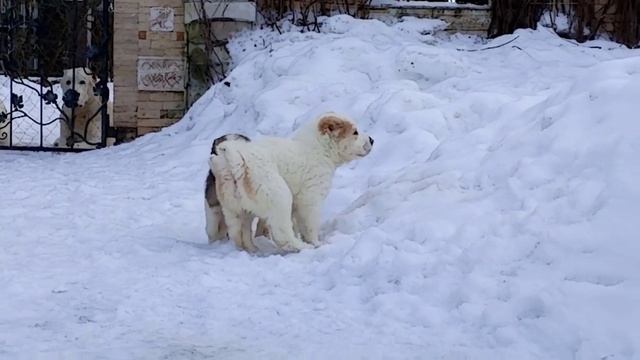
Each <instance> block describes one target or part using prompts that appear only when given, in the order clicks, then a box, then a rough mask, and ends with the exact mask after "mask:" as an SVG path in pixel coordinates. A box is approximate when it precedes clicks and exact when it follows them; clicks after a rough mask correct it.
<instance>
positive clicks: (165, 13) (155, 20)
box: [149, 7, 175, 32]
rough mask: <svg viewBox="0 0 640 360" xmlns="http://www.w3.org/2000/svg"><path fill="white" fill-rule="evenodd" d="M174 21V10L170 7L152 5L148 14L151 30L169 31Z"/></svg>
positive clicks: (171, 29)
mask: <svg viewBox="0 0 640 360" xmlns="http://www.w3.org/2000/svg"><path fill="white" fill-rule="evenodd" d="M174 21H175V11H174V9H173V8H170V7H152V8H151V13H150V14H149V26H150V28H151V31H159V32H171V31H173V23H174Z"/></svg>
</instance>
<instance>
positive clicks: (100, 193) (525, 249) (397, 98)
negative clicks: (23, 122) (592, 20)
mask: <svg viewBox="0 0 640 360" xmlns="http://www.w3.org/2000/svg"><path fill="white" fill-rule="evenodd" d="M411 21H413V22H414V23H413V25H410V26H408V25H407V23H402V22H400V23H398V24H394V25H385V24H383V23H381V22H378V21H357V20H354V19H351V18H348V17H344V16H338V17H332V18H330V19H328V20H327V22H326V24H325V26H324V27H323V29H324V31H323V33H321V34H315V33H297V32H291V33H285V34H283V35H277V34H274V33H271V32H268V31H264V30H263V31H255V32H251V33H246V34H243V35H242V36H240V37H238V38H237V39H236V40H235V41H234V42H233V43H232V52H233V56H234V59H235V61H236V63H237V65H236V68H235V70H234V71H233V72H232V73H231V74H230V76H229V77H228V79H227V80H228V82H229V85H228V86H226V85H223V84H219V85H218V86H216V87H214V88H213V89H211V90H210V91H209V92H208V93H207V94H206V95H205V96H204V97H203V98H202V99H201V100H200V101H199V102H198V103H197V104H196V105H195V106H194V107H193V108H192V109H191V111H190V112H189V113H188V114H187V116H185V118H184V119H183V120H182V121H181V122H180V123H178V124H176V125H175V126H173V127H171V128H169V129H166V130H165V131H163V132H161V133H159V134H153V135H149V136H145V137H144V138H142V139H139V140H138V141H135V142H133V143H131V144H126V145H123V146H119V147H116V148H112V149H106V150H101V151H95V152H91V153H83V154H77V155H49V154H10V153H0V162H1V167H2V171H1V172H0V183H1V184H3V185H2V186H3V190H4V196H3V203H2V206H1V207H0V231H1V232H0V238H1V245H2V247H3V252H0V266H1V268H0V269H2V271H1V272H0V286H2V288H3V289H4V290H3V291H4V293H3V296H2V297H1V298H0V308H1V309H3V310H4V311H3V312H2V313H1V315H0V357H10V358H17V357H20V356H21V355H25V354H26V355H25V357H26V358H29V357H32V356H29V355H32V354H33V353H34V352H36V351H37V352H42V353H44V354H48V355H51V356H52V355H55V356H62V357H69V356H70V355H78V354H81V355H84V357H90V358H96V357H100V356H104V357H106V358H118V357H120V358H122V357H129V358H131V357H144V358H211V357H215V358H225V359H227V358H237V359H249V358H283V357H287V358H305V359H307V358H308V359H324V358H330V357H333V358H339V359H354V358H367V359H369V358H374V359H376V358H381V359H382V358H384V359H390V358H393V359H412V358H416V359H417V358H421V359H422V358H446V359H451V358H455V359H458V358H459V359H463V358H473V359H503V358H504V359H513V358H517V359H539V358H554V359H564V358H577V359H601V358H615V359H634V358H638V356H639V352H640V348H639V346H640V340H638V339H640V328H639V327H638V326H637V324H638V322H639V321H640V318H639V317H638V315H637V311H634V310H635V307H637V304H638V303H640V276H639V275H638V261H637V257H638V255H637V254H639V253H640V242H638V241H637V234H638V230H640V229H639V226H638V222H637V219H636V218H637V216H638V213H639V211H640V206H639V205H638V204H639V203H640V191H638V189H637V187H636V186H635V185H636V184H635V183H636V182H637V180H638V179H640V162H638V161H637V158H638V155H639V154H640V136H638V135H640V123H639V122H638V121H637V115H635V111H634V110H635V109H634V108H633V107H634V106H635V105H636V103H637V96H638V94H640V57H639V56H638V55H640V53H639V52H638V51H637V50H635V51H632V50H626V49H623V48H620V47H618V46H617V45H616V44H613V43H608V42H599V45H600V46H602V47H603V48H604V49H603V50H599V49H591V48H586V47H582V46H575V45H573V44H570V43H568V42H566V41H564V40H562V39H559V38H557V37H556V36H554V35H552V34H551V33H550V32H549V31H548V30H540V31H530V30H522V31H519V32H518V33H517V35H519V38H518V39H517V40H516V41H515V42H513V43H511V44H509V45H507V46H504V47H499V48H497V49H494V50H488V51H475V52H468V51H460V50H459V49H478V48H480V47H482V45H479V44H477V43H476V42H477V41H476V40H475V39H470V38H467V37H463V36H453V37H452V38H450V39H445V38H442V37H440V36H438V35H433V34H429V33H427V32H425V31H422V30H420V29H421V28H422V27H421V26H416V24H418V23H420V21H418V20H415V19H413V20H411ZM436 25H437V24H434V23H432V22H425V23H424V28H423V30H424V29H426V28H430V27H431V28H433V26H436ZM412 29H413V30H412ZM512 38H513V36H506V37H504V38H499V39H496V40H494V41H492V42H491V43H489V44H487V46H491V45H498V44H502V43H505V42H506V41H508V40H510V39H512ZM512 45H514V46H517V48H516V47H512ZM328 110H333V111H338V112H342V113H345V114H348V115H349V116H351V117H352V118H354V119H356V120H357V121H358V123H359V125H360V128H361V130H362V131H365V132H367V133H369V134H370V135H371V136H372V137H374V138H375V140H376V143H375V145H374V149H373V151H372V153H371V154H370V155H369V156H368V157H366V158H364V159H362V160H360V161H357V162H354V163H352V164H350V165H348V166H346V167H344V168H342V169H340V170H339V171H338V172H337V174H336V178H335V181H334V185H333V188H332V192H331V194H330V196H329V198H328V199H327V202H326V206H325V209H324V210H325V211H324V214H323V215H324V218H323V222H324V226H323V232H322V234H321V239H322V240H323V241H324V242H325V245H323V246H322V247H320V248H318V249H315V250H310V251H303V252H302V253H300V254H292V255H287V256H268V257H252V256H249V255H247V254H246V253H242V252H238V251H236V250H235V249H234V248H233V246H232V245H230V244H228V243H227V244H217V245H214V246H208V245H206V235H205V233H204V219H203V213H202V186H203V184H202V181H203V180H204V175H205V172H206V157H207V154H208V150H209V147H210V143H211V141H212V139H213V138H214V137H216V136H218V135H221V134H223V133H227V132H243V133H245V134H247V135H249V136H259V135H260V134H270V135H271V134H275V135H287V134H289V133H291V131H293V130H294V129H295V128H296V127H297V126H299V124H300V123H302V122H304V121H306V120H308V119H310V118H312V117H314V116H317V115H318V114H320V113H322V112H324V111H328ZM134 154H135V156H132V155H134ZM27 179H29V181H26V180H27Z"/></svg>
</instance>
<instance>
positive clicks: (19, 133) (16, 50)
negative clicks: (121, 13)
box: [0, 0, 113, 151]
mask: <svg viewBox="0 0 640 360" xmlns="http://www.w3.org/2000/svg"><path fill="white" fill-rule="evenodd" d="M112 5H113V0H0V149H17V150H52V151H79V150H86V149H93V148H99V147H104V146H105V145H106V140H107V131H108V128H109V117H110V116H111V114H110V113H111V108H112V106H111V104H112V102H111V101H110V100H109V93H110V91H109V79H110V78H111V55H110V54H111V53H112V52H111V46H112V45H111V44H112V41H111V34H112V24H113V16H112V14H113V6H112Z"/></svg>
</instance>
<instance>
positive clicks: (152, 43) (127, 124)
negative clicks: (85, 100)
mask: <svg viewBox="0 0 640 360" xmlns="http://www.w3.org/2000/svg"><path fill="white" fill-rule="evenodd" d="M114 3H115V7H114V11H115V17H114V35H113V36H114V38H113V42H114V46H113V48H114V54H113V70H114V127H116V128H117V129H118V132H119V133H120V134H123V133H126V135H125V136H124V137H132V136H136V135H142V134H145V133H148V132H151V131H156V130H158V129H160V128H162V127H164V126H168V125H171V124H173V123H174V122H176V121H177V120H179V119H180V118H181V117H182V115H183V113H184V110H185V109H184V104H185V101H184V80H182V79H183V76H184V68H182V69H179V68H177V66H179V64H180V63H182V66H184V62H183V59H184V51H185V36H184V6H183V1H182V0H117V1H115V2H114ZM152 8H153V11H154V12H153V13H152ZM169 15H170V17H169ZM163 19H164V20H163ZM161 20H162V21H161ZM152 22H153V25H154V26H153V27H152ZM164 59H169V60H171V61H169V62H168V63H170V64H171V65H172V66H173V67H172V68H170V69H169V70H167V68H163V67H162V66H163V64H165V63H167V62H166V61H164V62H163V60H164ZM141 69H142V71H141ZM143 71H144V72H143ZM172 71H173V73H172ZM180 72H182V73H180ZM141 75H142V76H143V80H142V85H141V80H140V77H141ZM176 76H177V77H178V78H176ZM165 78H167V79H170V81H172V84H171V85H172V86H166V84H165V85H163V84H164V82H165V80H164V79H165ZM145 81H146V83H145ZM176 83H179V85H176ZM120 137H122V135H120Z"/></svg>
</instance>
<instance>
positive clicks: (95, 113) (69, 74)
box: [54, 68, 113, 148]
mask: <svg viewBox="0 0 640 360" xmlns="http://www.w3.org/2000/svg"><path fill="white" fill-rule="evenodd" d="M74 74H75V75H74ZM95 86H96V77H95V75H93V74H92V73H91V70H89V69H86V68H75V69H66V70H64V73H63V75H62V79H61V80H60V87H61V88H62V93H63V94H66V93H67V92H68V91H69V90H75V91H76V92H77V93H78V95H77V96H78V100H77V103H78V106H77V107H75V108H74V109H71V108H69V107H67V106H63V107H62V114H60V118H61V119H63V120H60V137H59V138H58V139H57V140H56V141H55V143H54V145H55V146H59V147H67V146H69V145H70V142H74V143H78V145H76V147H82V148H93V147H95V145H90V144H87V142H85V141H82V140H81V139H80V138H79V137H78V136H77V135H74V136H72V131H71V129H70V128H69V124H68V123H67V122H68V121H70V120H71V116H72V114H73V119H74V122H73V132H74V133H76V134H80V135H82V136H83V137H86V140H87V141H88V142H89V143H91V144H96V143H99V142H100V140H101V138H102V113H101V111H100V107H101V106H102V100H101V99H100V97H99V96H96V95H95V94H94V91H93V88H94V87H95ZM107 113H108V114H109V119H110V123H111V122H112V120H111V119H112V118H113V103H112V102H111V101H109V102H108V103H107ZM85 131H86V133H85Z"/></svg>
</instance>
